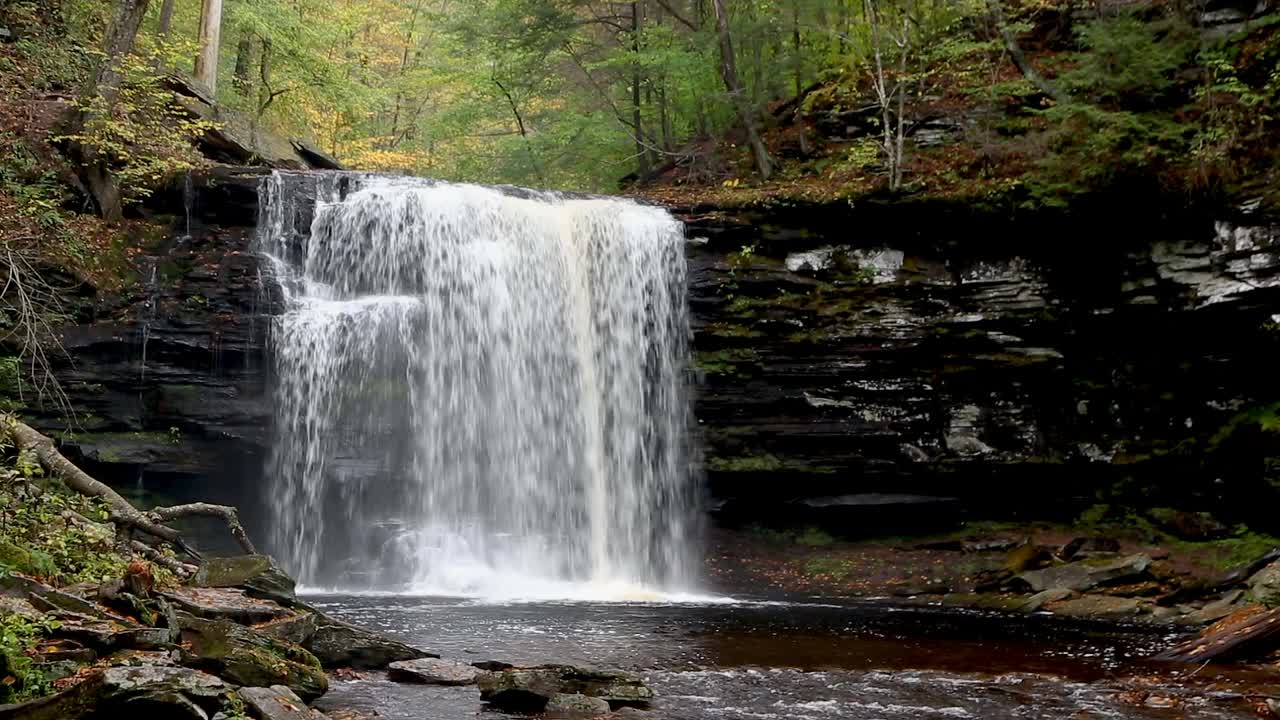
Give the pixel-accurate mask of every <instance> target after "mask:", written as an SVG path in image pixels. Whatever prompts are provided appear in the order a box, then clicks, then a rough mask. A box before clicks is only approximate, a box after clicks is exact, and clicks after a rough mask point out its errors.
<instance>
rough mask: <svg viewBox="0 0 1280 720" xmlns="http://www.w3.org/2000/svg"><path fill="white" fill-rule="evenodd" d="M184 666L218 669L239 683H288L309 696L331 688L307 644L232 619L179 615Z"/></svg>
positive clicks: (259, 685)
mask: <svg viewBox="0 0 1280 720" xmlns="http://www.w3.org/2000/svg"><path fill="white" fill-rule="evenodd" d="M179 623H180V624H181V627H182V641H183V644H184V649H183V652H182V662H183V664H184V665H188V666H190V667H195V668H199V669H201V670H207V671H209V672H213V673H217V674H218V676H219V677H222V678H225V679H227V680H229V681H231V682H234V683H236V684H237V685H246V686H252V687H271V686H273V685H285V686H287V687H288V688H289V689H290V690H292V691H293V692H295V693H297V694H298V695H299V696H301V697H303V698H305V699H306V700H314V699H315V698H318V697H320V696H321V695H323V694H324V693H325V692H326V691H328V689H329V678H328V676H326V675H325V674H324V670H323V669H322V668H321V667H320V661H319V660H317V659H316V657H315V656H314V655H312V654H311V653H309V652H307V651H306V650H304V649H303V648H301V647H299V646H297V645H295V644H293V643H291V642H288V641H285V640H279V639H276V638H273V637H270V636H268V635H264V634H263V633H260V632H257V631H256V630H253V629H251V628H247V627H244V626H242V625H238V624H236V623H234V622H231V621H229V620H206V619H204V618H198V617H194V616H192V615H189V614H184V615H182V616H180V618H179Z"/></svg>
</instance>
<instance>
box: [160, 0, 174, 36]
mask: <svg viewBox="0 0 1280 720" xmlns="http://www.w3.org/2000/svg"><path fill="white" fill-rule="evenodd" d="M173 3H174V0H164V2H163V3H161V4H160V23H159V24H158V25H157V26H156V35H158V36H159V37H160V39H161V40H167V39H169V30H171V29H172V28H173Z"/></svg>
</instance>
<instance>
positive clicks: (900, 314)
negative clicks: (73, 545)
mask: <svg viewBox="0 0 1280 720" xmlns="http://www.w3.org/2000/svg"><path fill="white" fill-rule="evenodd" d="M257 181H258V176H257V175H256V174H254V173H252V172H247V173H244V172H226V173H220V174H216V175H211V176H206V177H202V178H196V179H195V180H194V182H193V183H191V184H190V185H189V186H188V187H187V188H185V189H183V188H178V189H175V190H174V191H173V192H172V193H170V194H168V195H165V196H161V197H158V198H157V199H156V201H155V205H156V209H157V211H158V212H161V213H167V214H168V219H169V222H170V224H171V226H172V228H173V231H172V232H170V233H167V234H165V236H164V237H159V238H155V239H147V238H139V239H138V245H139V250H138V251H137V254H136V255H135V256H134V257H133V258H132V262H133V265H134V266H135V268H137V276H138V277H137V281H136V282H135V283H133V284H132V285H131V286H130V287H128V288H126V289H125V290H124V291H122V292H102V291H99V292H97V293H96V294H93V295H91V296H87V297H86V298H84V302H83V303H82V307H81V311H80V313H79V315H78V317H77V319H76V321H75V322H74V323H71V324H70V325H68V327H66V328H65V331H64V343H65V344H66V347H67V349H68V351H69V353H70V355H71V357H72V359H73V361H74V362H73V364H71V365H68V366H67V367H65V368H63V369H62V372H61V375H62V379H63V383H64V386H65V387H66V388H67V390H68V392H69V394H70V395H71V401H72V403H73V405H74V406H75V407H76V408H77V409H78V410H79V411H80V412H81V413H82V415H81V417H80V418H79V422H78V424H77V425H75V426H73V427H68V426H67V424H66V423H65V422H64V421H63V420H62V419H61V418H58V417H57V416H55V415H52V414H50V415H45V416H41V417H37V418H36V420H37V423H38V424H39V425H40V426H41V427H42V428H43V429H45V430H48V431H55V432H60V433H64V434H65V437H66V443H67V444H68V446H69V449H70V451H71V452H73V453H79V454H80V455H81V456H82V457H83V458H84V459H85V461H86V462H87V464H89V466H90V468H91V470H93V471H95V472H97V473H98V474H99V475H100V476H102V477H104V478H106V479H109V480H111V481H113V482H115V483H116V484H118V485H121V486H123V487H126V488H138V489H142V490H145V491H150V492H156V493H161V494H163V495H166V496H169V497H174V498H179V499H180V498H185V497H196V496H206V497H213V498H216V499H221V500H226V501H229V502H237V503H239V504H241V505H244V506H245V507H246V508H247V511H248V516H249V521H250V522H251V523H252V522H254V520H255V516H254V511H255V509H256V508H258V507H260V502H259V500H260V495H259V494H258V490H259V488H260V487H261V486H262V483H263V481H264V478H263V467H264V454H265V452H266V448H267V447H268V445H269V442H270V434H271V428H270V427H269V418H270V415H271V413H270V409H269V401H270V400H269V393H268V388H269V385H270V362H269V357H268V349H267V347H268V343H267V331H268V329H269V316H270V315H271V314H272V313H273V312H275V311H277V310H278V298H275V297H273V295H272V293H271V292H270V286H269V284H267V285H266V286H264V285H263V284H262V283H260V271H261V269H260V268H259V265H258V260H257V258H255V257H254V256H253V254H252V253H251V236H252V227H253V223H254V219H255V213H256V185H257ZM1114 210H1115V208H1105V209H1087V210H1080V211H1078V212H1075V213H1073V214H1070V215H1062V216H1052V217H1050V216H1044V215H1041V216H1038V217H1025V218H1023V217H1014V218H1013V219H1010V218H1009V217H1008V216H1007V215H1005V214H997V213H991V212H980V211H977V210H970V209H968V208H967V207H964V206H962V205H945V204H943V205H918V206H912V205H909V204H906V203H896V204H887V205H867V206H862V207H850V206H847V205H841V206H826V207H808V208H791V209H787V208H775V209H772V210H768V211H742V212H735V213H731V214H726V213H719V212H706V213H704V212H693V211H690V212H683V213H682V215H683V217H685V219H686V221H687V223H688V234H689V236H690V238H691V241H690V245H689V253H688V257H689V262H690V271H691V272H690V295H689V297H690V305H691V309H692V311H693V321H694V331H695V347H696V351H697V365H698V373H697V375H698V378H699V385H698V388H697V393H696V414H697V417H698V429H699V432H700V433H701V435H702V437H703V439H704V441H705V464H706V469H707V477H708V480H709V488H710V492H711V495H712V496H713V500H714V502H715V506H716V507H717V508H718V510H719V512H720V517H721V518H723V519H724V520H725V521H727V522H760V521H775V520H777V521H789V520H797V521H804V522H808V521H811V520H813V519H818V520H826V521H830V522H831V523H832V524H834V525H835V526H836V527H842V528H847V529H850V530H857V529H859V528H860V527H861V526H862V525H863V524H865V523H868V522H870V524H871V525H874V524H875V522H874V521H876V520H882V521H886V522H889V521H890V519H891V523H890V524H891V525H892V526H893V528H894V529H895V530H909V529H912V526H911V525H910V524H908V525H906V526H904V525H902V523H904V522H905V523H916V524H917V525H918V526H920V527H924V526H927V525H928V524H929V523H931V522H932V521H933V520H935V519H937V516H942V517H943V519H951V518H953V517H955V515H956V513H957V511H963V512H966V513H967V514H968V515H969V516H1005V515H1021V516H1026V517H1066V516H1070V515H1073V514H1075V513H1077V512H1079V511H1080V509H1082V508H1084V507H1087V506H1088V505H1091V504H1093V503H1095V502H1099V501H1104V502H1116V503H1124V504H1129V505H1131V506H1135V507H1141V506H1145V505H1182V506H1187V507H1193V508H1196V509H1202V508H1211V509H1214V510H1216V511H1219V512H1220V514H1223V515H1225V516H1228V517H1229V518H1230V519H1237V520H1246V521H1254V522H1258V523H1263V524H1265V523H1266V522H1267V521H1268V520H1269V513H1268V512H1267V507H1268V505H1267V503H1271V502H1274V501H1275V500H1276V499H1277V498H1276V497H1275V490H1274V487H1273V484H1272V483H1273V481H1275V480H1276V479H1277V478H1276V468H1275V467H1274V465H1273V464H1271V463H1272V461H1270V460H1269V458H1270V457H1272V456H1280V452H1277V450H1276V448H1275V446H1274V438H1273V435H1274V433H1271V432H1269V431H1268V430H1267V429H1266V428H1269V427H1271V425H1270V424H1269V423H1271V422H1272V420H1273V419H1274V416H1275V414H1276V409H1277V407H1276V405H1275V403H1276V402H1277V401H1278V400H1280V387H1277V380H1276V372H1275V362H1274V358H1275V356H1276V350H1277V349H1278V348H1277V345H1278V344H1280V342H1278V335H1277V333H1276V332H1275V330H1274V326H1275V324H1276V323H1277V321H1280V317H1277V316H1278V315H1280V231H1278V230H1277V229H1276V227H1275V225H1274V224H1273V223H1271V222H1269V221H1267V220H1265V219H1263V218H1261V217H1260V216H1258V215H1257V214H1256V213H1250V212H1248V211H1247V209H1239V210H1235V211H1232V212H1230V213H1217V214H1204V213H1192V212H1187V213H1181V214H1179V215H1177V216H1172V217H1171V216H1163V217H1162V216H1158V215H1154V214H1143V213H1139V212H1136V211H1130V212H1126V213H1123V214H1119V215H1117V214H1115V213H1114ZM744 249H746V250H747V251H746V252H744ZM1268 418H1271V419H1272V420H1269V419H1268ZM68 431H69V432H68ZM850 496H853V497H850ZM918 496H924V497H918ZM824 498H825V499H824ZM833 498H835V499H833ZM815 499H816V500H815ZM868 503H884V504H880V505H876V504H873V505H868ZM868 508H870V510H868Z"/></svg>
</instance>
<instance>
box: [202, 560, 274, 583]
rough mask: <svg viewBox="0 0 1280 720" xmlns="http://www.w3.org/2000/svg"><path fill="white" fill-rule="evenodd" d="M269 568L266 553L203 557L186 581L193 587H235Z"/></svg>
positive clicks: (269, 563) (269, 561)
mask: <svg viewBox="0 0 1280 720" xmlns="http://www.w3.org/2000/svg"><path fill="white" fill-rule="evenodd" d="M269 569H271V558H269V557H267V556H266V555H238V556H236V557H215V558H205V560H204V562H202V563H200V568H199V569H198V570H196V573H195V575H192V576H191V580H189V581H188V584H189V585H194V586H195V587H237V586H240V585H244V584H245V583H246V582H248V581H249V580H251V579H253V578H255V577H257V576H259V575H261V574H262V573H264V572H266V571H267V570H269Z"/></svg>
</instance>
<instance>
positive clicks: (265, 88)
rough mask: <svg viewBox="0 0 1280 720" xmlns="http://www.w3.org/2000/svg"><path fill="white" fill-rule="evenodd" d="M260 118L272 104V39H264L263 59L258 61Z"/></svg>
mask: <svg viewBox="0 0 1280 720" xmlns="http://www.w3.org/2000/svg"><path fill="white" fill-rule="evenodd" d="M258 79H259V80H261V81H262V83H261V84H260V85H259V86H258V117H262V113H264V112H266V110H267V106H268V105H270V104H271V38H265V37H264V38H262V57H261V58H259V59H258Z"/></svg>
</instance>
